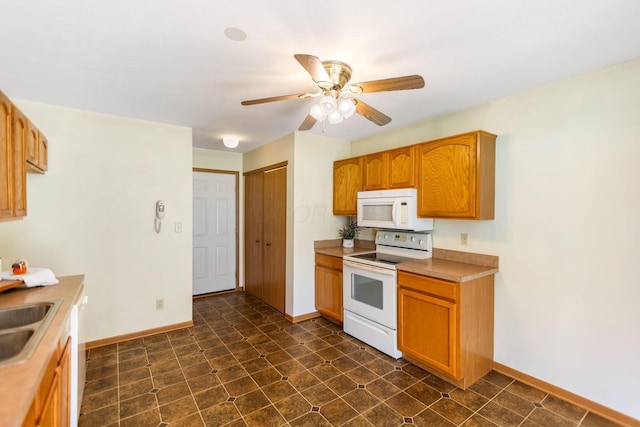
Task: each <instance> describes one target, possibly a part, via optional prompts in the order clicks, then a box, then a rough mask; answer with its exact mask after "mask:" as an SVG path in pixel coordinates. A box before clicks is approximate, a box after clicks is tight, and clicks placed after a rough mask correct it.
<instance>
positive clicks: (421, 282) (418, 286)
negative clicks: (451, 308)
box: [398, 271, 460, 301]
mask: <svg viewBox="0 0 640 427" xmlns="http://www.w3.org/2000/svg"><path fill="white" fill-rule="evenodd" d="M459 286H460V284H459V283H456V282H447V281H446V280H440V279H434V278H433V277H427V276H419V275H417V274H413V273H407V272H404V271H398V287H401V288H408V289H413V290H416V291H418V292H424V293H427V294H431V295H435V296H438V297H440V298H446V299H449V300H451V301H457V299H458V295H459V289H460V288H459Z"/></svg>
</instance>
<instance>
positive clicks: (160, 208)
mask: <svg viewBox="0 0 640 427" xmlns="http://www.w3.org/2000/svg"><path fill="white" fill-rule="evenodd" d="M156 218H158V219H159V220H160V221H162V220H163V219H164V202H163V201H162V200H158V201H157V202H156Z"/></svg>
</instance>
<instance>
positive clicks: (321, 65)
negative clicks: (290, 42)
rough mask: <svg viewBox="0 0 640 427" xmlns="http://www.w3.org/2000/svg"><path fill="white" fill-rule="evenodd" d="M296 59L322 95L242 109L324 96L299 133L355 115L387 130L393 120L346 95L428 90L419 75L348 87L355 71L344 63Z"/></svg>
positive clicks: (262, 100) (306, 57)
mask: <svg viewBox="0 0 640 427" xmlns="http://www.w3.org/2000/svg"><path fill="white" fill-rule="evenodd" d="M294 58H296V60H298V62H299V63H300V65H302V67H303V68H304V69H305V70H306V71H307V73H309V75H310V76H311V78H312V79H313V81H314V82H315V83H316V84H317V85H318V88H319V89H320V92H318V93H315V94H310V93H301V94H293V95H282V96H273V97H269V98H260V99H252V100H249V101H242V105H255V104H264V103H266V102H274V101H284V100H288V99H306V98H311V97H315V96H319V95H323V96H322V98H321V99H320V102H319V103H318V104H315V105H313V107H311V111H310V112H309V114H308V115H307V117H306V118H305V119H304V121H303V122H302V124H301V125H300V127H299V128H298V130H301V131H303V130H309V129H311V128H312V127H313V125H315V124H316V122H317V121H322V120H324V119H325V118H326V119H327V120H328V121H329V123H340V122H341V121H342V120H344V119H345V118H348V117H350V116H351V115H352V114H353V113H354V112H355V113H358V114H360V115H361V116H363V117H365V118H367V119H368V120H370V121H372V122H373V123H375V124H377V125H378V126H384V125H386V124H387V123H389V122H390V121H391V117H389V116H387V115H385V114H383V113H382V112H380V111H378V110H376V109H375V108H373V107H372V106H370V105H369V104H365V103H364V102H363V101H361V100H359V99H356V98H353V97H352V96H343V95H359V94H363V93H372V92H387V91H393V90H406V89H420V88H423V87H424V79H423V78H422V77H421V76H418V75H412V76H404V77H394V78H390V79H382V80H372V81H368V82H361V83H351V84H348V83H349V80H350V79H351V67H349V66H348V65H347V64H345V63H344V62H339V61H320V59H319V58H318V57H317V56H313V55H304V54H296V55H294Z"/></svg>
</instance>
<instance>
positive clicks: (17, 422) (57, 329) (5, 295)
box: [0, 276, 84, 427]
mask: <svg viewBox="0 0 640 427" xmlns="http://www.w3.org/2000/svg"><path fill="white" fill-rule="evenodd" d="M58 280H59V281H60V283H58V284H57V285H52V286H43V287H37V288H25V287H19V288H14V289H11V290H8V291H5V292H2V293H0V308H5V307H11V306H16V305H23V304H30V303H35V302H43V301H53V300H62V303H61V304H60V306H59V307H58V311H57V312H56V313H55V316H54V317H53V319H52V320H51V323H49V326H48V328H47V331H46V332H45V333H44V335H43V336H42V339H41V340H40V343H39V344H38V346H37V347H36V348H35V350H34V352H33V355H32V356H31V357H30V358H29V359H28V360H27V361H25V362H22V363H16V364H13V365H8V366H0V402H2V404H1V405H0V425H1V426H3V427H14V426H16V427H18V426H21V425H22V422H23V419H24V416H25V415H26V414H27V412H28V411H29V408H30V406H31V403H32V402H33V398H34V396H35V394H36V391H37V390H38V387H39V385H40V382H41V381H42V377H43V375H44V372H45V370H46V367H47V366H46V365H47V361H48V360H50V358H51V356H52V354H53V352H54V351H56V349H57V345H58V342H59V341H60V339H61V338H62V337H63V334H65V333H66V334H68V328H69V323H68V319H69V314H70V313H71V307H72V306H73V304H74V302H75V301H76V300H77V299H78V297H79V296H80V294H81V291H82V289H83V286H84V284H83V282H84V276H67V277H58Z"/></svg>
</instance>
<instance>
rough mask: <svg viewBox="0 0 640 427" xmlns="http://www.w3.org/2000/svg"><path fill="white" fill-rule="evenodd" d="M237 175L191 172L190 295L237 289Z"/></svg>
mask: <svg viewBox="0 0 640 427" xmlns="http://www.w3.org/2000/svg"><path fill="white" fill-rule="evenodd" d="M236 269H237V268H236V175H235V174H228V173H212V172H199V171H197V172H196V171H194V172H193V295H201V294H206V293H210V292H218V291H225V290H230V289H235V287H236Z"/></svg>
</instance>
